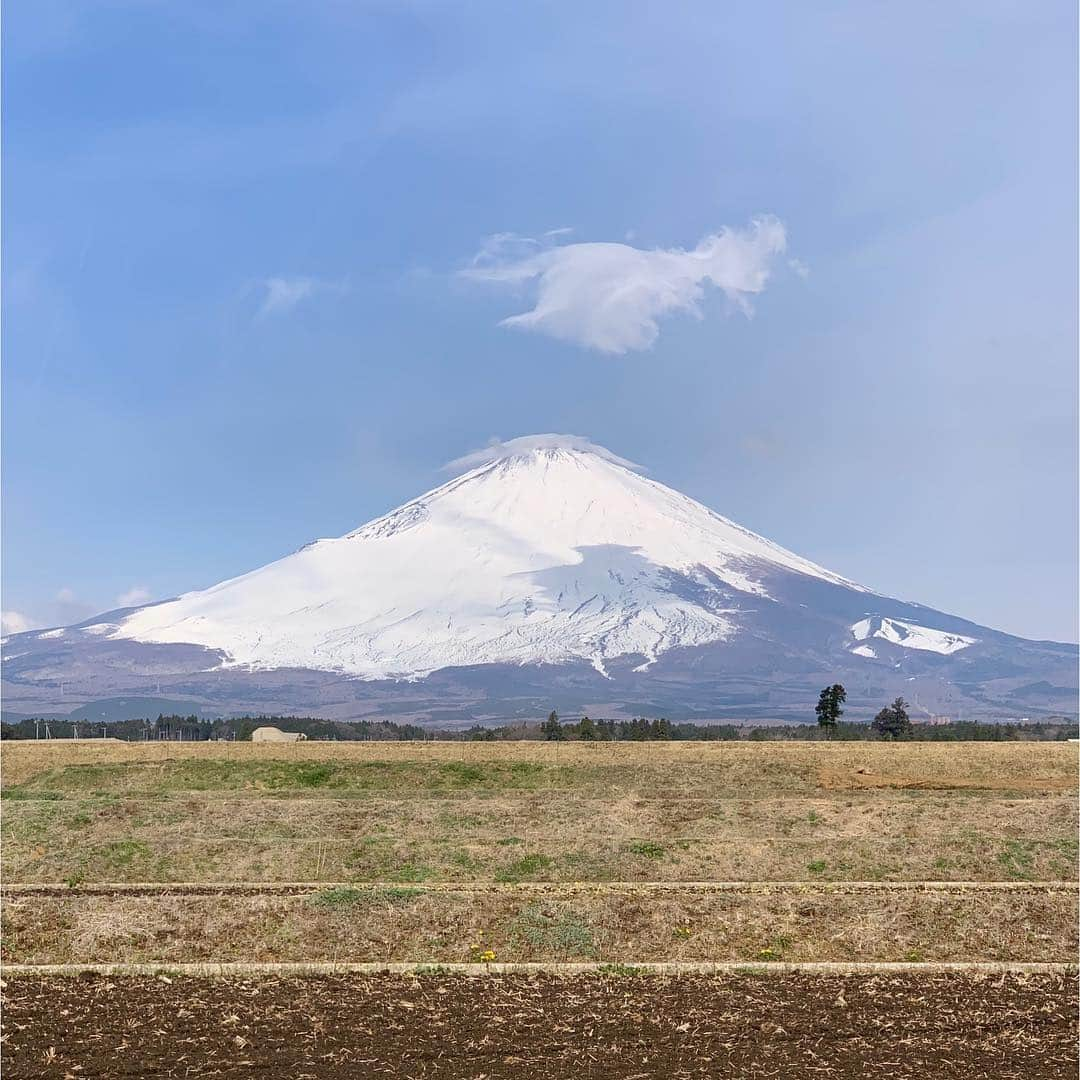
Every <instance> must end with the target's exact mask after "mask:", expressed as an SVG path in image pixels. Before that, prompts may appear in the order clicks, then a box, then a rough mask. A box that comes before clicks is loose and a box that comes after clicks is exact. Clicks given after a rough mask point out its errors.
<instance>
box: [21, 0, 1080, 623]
mask: <svg viewBox="0 0 1080 1080" xmlns="http://www.w3.org/2000/svg"><path fill="white" fill-rule="evenodd" d="M1074 7H1075V6H1074V5H1073V4H1072V3H1066V2H1060V3H1058V2H1054V0H1047V2H1043V3H1038V4H1031V3H1025V2H1019V0H1018V2H1015V3H994V2H986V0H983V2H978V3H976V2H972V3H963V2H956V3H950V4H940V3H918V2H915V3H908V4H902V5H884V4H868V3H864V2H852V3H843V4H840V3H838V4H829V3H824V4H813V5H810V4H801V3H787V4H784V3H758V2H753V3H751V2H747V3H730V4H723V5H718V4H715V3H700V4H694V3H687V4H681V5H669V4H659V3H649V4H646V3H626V2H617V3H600V2H596V3H587V4H580V3H575V4H570V3H566V4H563V3H545V4H505V3H471V4H470V3H462V4H450V3H434V2H433V3H423V2H420V3H408V2H404V0H401V2H394V3H371V4H365V3H361V2H350V3H344V2H340V3H338V2H319V0H314V2H312V3H305V4H300V3H295V2H291V3H285V2H275V0H258V2H246V3H229V2H227V0H225V2H221V0H218V2H214V3H201V2H198V0H185V2H183V3H166V2H152V0H140V2H123V0H114V2H95V0H78V2H70V3H69V2H65V0H35V2H34V3H22V4H9V5H8V6H7V8H6V10H5V16H6V19H5V35H4V39H5V47H4V57H3V62H4V63H3V76H4V103H5V113H4V164H5V166H6V168H5V175H4V207H3V210H4V222H3V224H4V235H5V250H4V279H5V288H4V342H3V344H4V367H3V391H4V393H3V481H4V497H3V547H4V550H3V555H4V559H3V585H4V597H3V607H4V609H5V611H6V612H8V613H10V614H9V615H8V623H9V627H12V626H23V625H26V626H29V625H53V624H57V623H62V622H66V621H71V620H73V619H75V618H81V617H83V616H85V615H88V614H91V613H93V612H95V611H100V610H104V609H107V608H110V607H113V606H115V605H116V603H117V601H118V600H119V599H120V598H122V597H123V598H125V599H127V600H133V599H139V598H159V597H165V596H171V595H175V594H176V593H178V592H181V591H185V590H188V589H192V588H199V587H204V586H207V585H209V584H212V583H214V582H215V581H218V580H221V579H223V578H225V577H228V576H232V575H235V574H237V573H241V572H244V571H246V570H249V569H253V568H254V567H256V566H259V565H261V564H263V563H265V562H268V561H270V560H272V559H274V558H276V557H278V556H281V555H283V554H286V553H288V552H289V551H291V550H293V549H295V548H297V547H299V546H300V545H301V544H303V543H305V542H307V541H308V540H310V539H312V538H314V537H316V536H332V535H338V534H341V533H343V532H345V531H347V530H349V529H350V528H353V527H355V526H356V525H358V524H359V523H361V522H363V521H365V520H367V519H368V518H370V517H373V516H375V515H377V514H379V513H382V512H384V511H385V510H387V509H389V508H391V507H392V506H394V505H396V504H398V503H400V502H402V501H404V500H405V499H407V498H409V497H412V496H413V495H415V494H417V493H419V492H420V491H421V490H423V489H426V488H428V487H431V486H434V485H435V484H436V483H438V482H440V480H441V479H442V478H443V477H442V474H440V473H439V471H438V470H439V466H440V465H441V464H442V463H444V462H445V461H447V460H449V459H452V458H456V457H459V456H461V455H462V454H464V453H466V452H468V451H469V450H471V449H473V448H475V447H477V446H480V445H483V444H484V443H486V442H487V441H488V440H489V439H491V438H492V437H503V438H509V437H512V436H517V435H522V434H528V433H533V432H548V431H555V432H570V433H574V434H579V435H585V436H588V437H590V438H591V439H593V440H595V441H596V442H599V443H602V444H604V445H606V446H608V447H610V448H611V449H612V450H613V451H614V452H615V453H617V454H621V455H624V456H626V457H628V458H631V459H633V460H635V461H639V462H642V463H644V464H645V465H647V466H648V467H649V469H650V471H651V474H652V475H653V476H654V477H656V478H657V479H659V480H662V481H664V482H666V483H669V484H671V485H672V486H674V487H676V488H679V489H680V490H682V491H685V492H686V493H687V494H690V495H692V496H694V497H696V498H698V499H700V500H702V501H703V502H705V503H707V504H708V505H709V506H711V507H713V508H714V509H716V510H718V511H719V512H721V513H723V514H725V515H727V516H729V517H732V518H734V519H735V520H737V521H739V522H741V523H742V524H744V525H746V526H748V527H750V528H752V529H754V530H756V531H758V532H761V533H763V534H765V535H766V536H768V537H770V538H771V539H773V540H776V541H777V542H779V543H782V544H784V545H785V546H787V547H790V548H792V549H794V550H795V551H797V552H799V553H800V554H802V555H805V556H807V557H809V558H812V559H814V560H815V561H817V562H819V563H822V564H824V565H826V566H828V567H830V568H832V569H835V570H837V571H839V572H840V573H842V574H844V575H846V576H848V577H851V578H854V579H856V580H858V581H861V582H863V583H865V584H867V585H869V586H871V587H873V588H875V589H877V590H879V591H882V592H886V593H889V594H891V595H896V596H899V597H902V598H906V599H914V600H918V601H921V602H923V603H927V604H930V605H933V606H935V607H938V608H941V609H944V610H947V611H951V612H954V613H956V614H960V615H964V616H966V617H969V618H973V619H975V620H977V621H979V622H983V623H987V624H990V625H993V626H996V627H999V628H1001V629H1005V630H1009V631H1012V632H1015V633H1019V634H1023V635H1026V636H1031V637H1046V638H1055V639H1059V640H1076V637H1077V633H1076V621H1077V600H1076V597H1077V574H1076V560H1075V553H1076V544H1077V535H1076V521H1077V495H1076V489H1077V475H1076V471H1077V470H1076V436H1077V408H1076V401H1077V385H1076V382H1077V377H1076V364H1075V344H1076V332H1077V327H1076V304H1075V300H1076V289H1077V274H1076V256H1075V236H1076V227H1077V209H1076V198H1075V190H1076V184H1077V160H1076V138H1075V132H1076V120H1077V117H1076V104H1075V103H1076V89H1077V88H1076V61H1075V54H1076V14H1075V10H1074ZM755 220H757V221H758V223H759V224H758V226H757V227H756V228H757V229H758V232H757V233H755V232H754V229H755V226H753V225H752V222H754V221H755ZM763 222H764V223H765V224H764V225H763V224H762V223H763ZM770 223H772V224H771V225H770ZM763 227H770V228H779V229H781V230H782V237H783V241H782V243H783V246H784V249H783V250H780V242H778V240H777V234H776V233H775V232H773V233H770V234H769V236H767V237H765V238H764V239H763V237H762V234H761V232H760V230H761V229H762V228H763ZM724 230H727V231H726V232H725V231H724ZM755 236H756V239H755ZM493 238H494V239H493ZM710 238H711V239H710ZM596 243H606V244H611V245H620V246H619V247H613V248H608V249H597V248H590V247H586V246H584V245H587V244H596ZM657 250H661V251H663V252H666V253H667V254H666V255H664V256H656V255H655V254H650V253H655V252H656V251H657ZM601 256H602V258H601ZM706 264H707V265H706ZM463 271H464V272H463ZM478 271H479V272H478ZM710 273H711V274H712V275H713V276H711V277H710V276H709V274H710ZM613 297H618V298H619V302H618V303H616V304H614V305H612V304H611V303H609V302H610V301H611V300H612V298H613ZM594 301H595V302H594ZM597 310H602V311H603V312H605V314H604V316H603V318H602V319H600V322H599V323H598V322H597V321H596V319H597V317H596V316H595V313H596V311H597ZM530 312H531V313H533V314H532V315H528V313H530ZM522 314H527V315H528V318H527V319H526V320H525V324H524V325H522V324H521V323H517V324H511V325H503V320H505V319H507V318H508V317H512V316H516V315H522Z"/></svg>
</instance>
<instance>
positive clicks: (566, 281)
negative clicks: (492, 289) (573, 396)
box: [461, 216, 787, 354]
mask: <svg viewBox="0 0 1080 1080" xmlns="http://www.w3.org/2000/svg"><path fill="white" fill-rule="evenodd" d="M556 239H557V236H552V235H551V234H547V235H545V237H544V238H542V239H540V240H536V239H531V238H529V237H523V236H518V235H517V234H514V233H499V234H497V235H495V236H492V237H489V238H488V240H486V241H485V243H484V244H483V246H482V247H481V249H480V251H479V252H478V253H477V255H476V256H475V257H474V259H473V261H472V264H471V265H470V266H469V267H468V268H467V269H465V270H462V271H461V274H462V276H463V277H466V278H468V279H470V280H473V281H486V282H494V283H497V284H504V285H516V286H520V287H525V286H529V287H533V288H534V289H535V297H536V299H535V304H534V306H533V308H532V310H530V311H525V312H522V313H521V314H520V315H512V316H510V317H509V318H507V319H503V321H502V323H501V325H502V326H513V327H519V328H521V329H526V330H535V331H537V332H538V333H543V334H547V335H549V336H550V337H554V338H558V339H559V340H561V341H571V342H575V343H577V344H579V345H584V346H587V347H589V348H593V349H598V350H600V351H601V352H606V353H617V354H618V353H625V352H627V351H628V350H630V349H647V348H648V347H649V346H650V345H652V344H653V342H654V341H656V338H657V337H658V335H659V333H660V326H659V320H660V319H661V318H662V317H664V316H666V315H671V314H673V313H675V312H680V311H681V312H688V313H690V314H693V315H696V316H698V317H700V315H701V308H700V303H701V300H702V298H703V297H704V295H705V286H706V285H713V286H715V287H716V288H718V289H720V290H721V291H722V292H723V293H724V294H725V295H726V296H727V297H728V299H729V300H730V301H731V302H732V303H734V304H735V305H736V306H737V307H738V308H739V309H740V310H742V311H743V312H744V313H747V314H749V313H750V310H751V308H750V299H751V297H753V296H754V295H756V294H757V293H760V292H761V291H762V289H764V288H765V283H766V281H767V280H768V278H769V271H770V267H771V265H772V262H773V259H774V258H775V256H777V255H779V254H780V253H782V252H783V251H784V249H785V247H786V244H787V237H786V234H785V231H784V226H783V224H782V223H781V222H780V221H779V220H778V219H777V218H775V217H771V216H767V217H760V218H756V219H754V220H753V221H752V222H751V223H750V224H749V226H747V227H746V228H745V229H731V228H723V229H721V230H720V231H719V232H716V233H711V234H710V235H708V236H706V237H704V238H703V239H702V240H701V241H700V243H698V245H697V246H696V247H694V248H693V249H691V250H689V251H686V250H684V249H682V248H670V249H659V248H657V249H653V250H649V251H646V250H643V249H641V248H636V247H631V246H630V245H629V244H617V243H580V244H562V245H559V244H557V243H556V242H555V241H556Z"/></svg>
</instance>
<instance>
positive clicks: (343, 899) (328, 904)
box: [309, 885, 424, 911]
mask: <svg viewBox="0 0 1080 1080" xmlns="http://www.w3.org/2000/svg"><path fill="white" fill-rule="evenodd" d="M423 894H424V890H423V889H407V888H398V887H393V886H383V887H381V888H377V889H357V888H353V887H352V886H349V885H337V886H334V888H331V889H323V890H322V892H319V893H316V894H315V895H314V896H313V897H311V899H310V901H309V902H310V903H311V904H312V905H313V906H314V907H319V908H329V909H331V910H333V911H341V910H347V909H349V908H354V907H359V906H360V905H367V904H379V903H383V904H407V903H409V902H410V901H412V900H415V899H416V898H417V897H418V896H422V895H423Z"/></svg>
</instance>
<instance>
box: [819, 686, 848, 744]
mask: <svg viewBox="0 0 1080 1080" xmlns="http://www.w3.org/2000/svg"><path fill="white" fill-rule="evenodd" d="M845 701H847V691H846V690H845V689H844V688H843V687H842V686H841V685H840V684H839V683H834V684H833V685H832V686H826V687H825V689H824V690H822V691H821V695H820V696H819V697H818V703H817V705H815V706H814V712H816V713H817V722H818V726H819V727H820V728H821V729H822V730H823V731H824V732H825V735H826V737H827V738H829V739H831V738H832V737H833V736H834V735H835V734H836V725H837V724H838V723H839V721H840V717H841V716H843V715H844V710H843V709H842V708H841V707H840V706H841V705H843V704H844V702H845Z"/></svg>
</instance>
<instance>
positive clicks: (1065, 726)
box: [438, 713, 1080, 742]
mask: <svg viewBox="0 0 1080 1080" xmlns="http://www.w3.org/2000/svg"><path fill="white" fill-rule="evenodd" d="M1078 733H1080V732H1078V728H1077V725H1076V723H1070V722H1068V721H1065V720H1061V721H1056V720H1055V721H1045V722H1039V723H1027V724H1008V723H1006V724H1002V723H991V724H982V723H979V722H978V721H974V720H963V721H953V722H951V723H946V724H911V725H910V726H909V727H908V728H907V729H905V731H904V732H903V733H902V734H900V735H895V734H892V733H890V732H888V731H884V732H883V731H882V730H881V729H880V727H879V728H875V727H874V725H873V724H870V723H843V722H840V723H837V724H836V725H835V727H832V728H829V729H823V728H822V727H821V725H819V724H769V725H757V726H753V727H751V726H749V725H735V724H693V723H674V724H673V723H671V722H669V721H668V720H665V719H663V718H661V719H659V720H648V719H645V718H640V719H635V720H593V719H591V718H590V717H587V716H585V717H582V718H581V719H580V720H568V721H562V720H560V719H559V717H558V715H557V714H555V713H552V714H551V715H550V716H549V717H548V718H547V720H545V721H544V723H542V724H539V725H535V724H531V725H521V724H519V725H515V726H512V727H497V728H489V727H480V726H476V727H472V728H469V729H468V730H467V731H465V732H464V733H463V734H454V733H442V734H441V735H439V736H438V737H439V738H462V737H464V738H465V739H473V740H478V741H482V742H502V741H510V740H516V739H546V740H549V741H566V742H664V741H676V740H686V741H697V742H713V741H718V740H722V741H732V742H734V741H738V740H740V739H745V740H748V741H751V742H755V741H757V742H766V741H769V740H774V739H775V740H785V741H786V740H791V741H794V740H807V741H811V742H821V741H825V740H832V741H845V740H846V741H848V742H879V741H889V740H892V741H901V742H903V741H911V742H1009V741H1014V742H1055V741H1057V742H1061V741H1064V740H1066V739H1070V738H1076V737H1077V735H1078Z"/></svg>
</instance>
